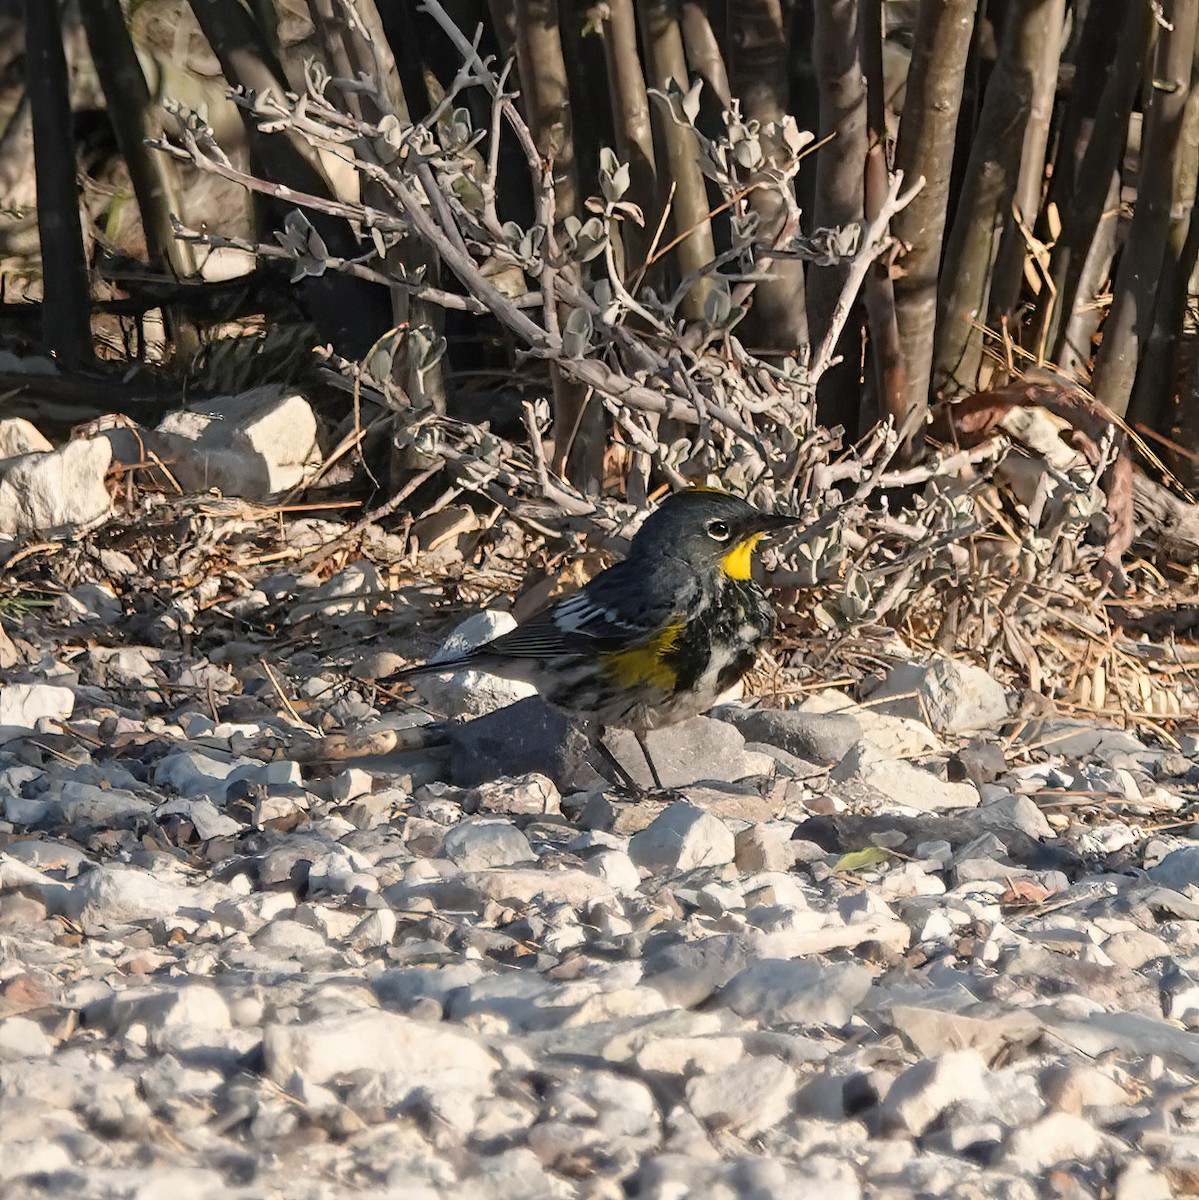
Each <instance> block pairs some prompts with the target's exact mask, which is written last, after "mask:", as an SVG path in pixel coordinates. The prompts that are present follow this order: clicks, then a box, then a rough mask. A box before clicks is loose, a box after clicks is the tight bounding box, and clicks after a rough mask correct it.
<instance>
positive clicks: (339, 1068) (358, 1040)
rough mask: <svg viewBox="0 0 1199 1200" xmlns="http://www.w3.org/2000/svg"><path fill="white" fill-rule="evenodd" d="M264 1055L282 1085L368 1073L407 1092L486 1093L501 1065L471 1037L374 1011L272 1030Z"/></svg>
mask: <svg viewBox="0 0 1199 1200" xmlns="http://www.w3.org/2000/svg"><path fill="white" fill-rule="evenodd" d="M262 1054H263V1060H264V1064H265V1068H266V1074H267V1075H268V1076H269V1078H271V1079H272V1080H274V1082H275V1083H277V1084H280V1085H285V1084H287V1082H288V1081H289V1080H290V1079H291V1077H292V1075H293V1074H294V1073H296V1072H299V1074H301V1075H302V1076H303V1077H304V1078H305V1079H306V1080H308V1081H309V1082H312V1083H328V1082H329V1081H330V1080H331V1079H336V1078H339V1077H341V1076H345V1075H350V1074H352V1073H353V1072H355V1071H365V1072H370V1073H372V1074H377V1075H384V1076H390V1077H391V1081H392V1083H393V1084H394V1085H395V1091H398V1092H401V1093H402V1092H405V1091H409V1090H411V1089H414V1088H418V1087H430V1088H433V1089H437V1088H438V1087H439V1086H442V1085H451V1086H455V1087H461V1086H464V1085H466V1086H473V1087H475V1088H477V1089H479V1090H482V1089H483V1088H485V1087H489V1086H490V1083H491V1079H492V1076H493V1075H494V1074H495V1071H496V1068H497V1066H498V1065H499V1064H498V1063H497V1061H496V1059H495V1058H494V1057H493V1056H492V1055H491V1054H490V1053H488V1051H487V1050H485V1049H484V1048H483V1046H481V1045H480V1044H479V1043H478V1042H476V1041H475V1040H474V1038H472V1037H470V1036H468V1035H467V1034H465V1033H458V1032H455V1031H452V1030H449V1029H443V1028H440V1027H439V1026H436V1025H429V1024H426V1023H425V1022H423V1021H414V1020H412V1019H411V1018H409V1017H404V1016H401V1015H400V1014H399V1013H393V1012H382V1011H370V1010H368V1011H365V1012H356V1013H351V1014H349V1015H348V1016H335V1017H326V1018H324V1019H323V1020H320V1021H311V1022H309V1023H307V1024H305V1025H268V1026H267V1027H266V1029H265V1030H264V1031H263V1041H262Z"/></svg>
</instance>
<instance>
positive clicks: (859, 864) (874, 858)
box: [833, 846, 891, 871]
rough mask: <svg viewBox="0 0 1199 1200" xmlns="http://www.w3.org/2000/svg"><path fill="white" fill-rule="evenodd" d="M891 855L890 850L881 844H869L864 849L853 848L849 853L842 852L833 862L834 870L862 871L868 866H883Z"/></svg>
mask: <svg viewBox="0 0 1199 1200" xmlns="http://www.w3.org/2000/svg"><path fill="white" fill-rule="evenodd" d="M890 857H891V851H890V850H884V849H883V848H882V847H881V846H867V847H866V848H865V849H864V850H851V851H850V852H849V853H848V854H842V855H841V857H840V858H839V859H837V861H836V862H835V863H833V870H834V871H862V870H865V869H866V868H867V867H878V866H881V865H882V864H883V863H885V862H886V861H887V859H889V858H890Z"/></svg>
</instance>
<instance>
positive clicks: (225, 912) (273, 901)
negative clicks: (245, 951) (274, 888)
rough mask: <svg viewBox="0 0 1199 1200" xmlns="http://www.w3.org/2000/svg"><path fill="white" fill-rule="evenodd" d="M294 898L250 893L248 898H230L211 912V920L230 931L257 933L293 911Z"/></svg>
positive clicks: (281, 893)
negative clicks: (277, 918) (238, 930)
mask: <svg viewBox="0 0 1199 1200" xmlns="http://www.w3.org/2000/svg"><path fill="white" fill-rule="evenodd" d="M295 907H296V898H295V897H294V896H293V895H292V894H291V892H252V893H251V894H250V895H248V896H231V897H229V898H228V899H227V900H222V901H221V902H220V903H219V904H217V905H216V907H215V908H214V909H213V910H212V916H213V920H215V921H218V922H219V923H220V924H222V925H227V926H229V928H231V929H244V930H245V931H246V932H247V933H257V932H258V930H260V929H261V928H262V927H263V926H264V925H266V924H267V923H268V922H270V921H273V920H274V919H275V918H276V917H278V916H282V915H283V914H284V913H289V912H291V911H293V910H294V909H295Z"/></svg>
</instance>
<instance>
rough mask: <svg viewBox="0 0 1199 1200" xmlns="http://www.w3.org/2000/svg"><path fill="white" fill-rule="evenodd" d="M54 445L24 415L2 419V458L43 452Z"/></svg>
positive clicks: (0, 427) (0, 430)
mask: <svg viewBox="0 0 1199 1200" xmlns="http://www.w3.org/2000/svg"><path fill="white" fill-rule="evenodd" d="M53 449H54V446H53V445H52V444H51V442H50V441H49V440H48V439H47V438H45V437H44V436H43V435H42V433H41V431H40V430H39V429H38V427H37V426H36V425H34V424H33V423H32V422H31V421H26V420H25V418H24V417H5V418H4V420H2V421H0V459H4V458H16V456H17V455H18V454H41V453H44V452H45V451H47V450H53Z"/></svg>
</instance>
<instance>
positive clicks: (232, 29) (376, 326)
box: [190, 0, 390, 355]
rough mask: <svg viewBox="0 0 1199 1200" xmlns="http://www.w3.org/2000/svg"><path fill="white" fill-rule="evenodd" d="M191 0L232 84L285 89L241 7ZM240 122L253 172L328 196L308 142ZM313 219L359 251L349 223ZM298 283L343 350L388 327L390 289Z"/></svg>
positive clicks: (348, 252)
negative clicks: (388, 292)
mask: <svg viewBox="0 0 1199 1200" xmlns="http://www.w3.org/2000/svg"><path fill="white" fill-rule="evenodd" d="M190 3H191V8H192V12H194V13H195V15H196V19H197V20H198V21H199V23H200V29H201V31H202V32H203V34H204V37H205V38H206V39H207V41H208V44H209V45H210V46H211V47H212V50H213V53H214V54H216V56H217V58H218V59H219V60H220V64H221V71H222V72H223V73H224V76H225V78H226V79H227V80H228V81H229V83H230V84H231V85H232V86H234V87H242V88H245V89H246V90H247V91H253V92H257V93H265V92H266V91H268V90H269V89H274V90H276V91H285V90H286V88H287V79H286V76H285V74H284V72H283V67H282V64H281V63H280V62H279V56H278V54H277V53H276V52H275V49H274V47H272V45H271V44H270V43H269V42H268V41H267V40H266V36H265V33H264V31H263V30H262V29H261V28H260V27H259V26H258V25H256V24H255V23H254V21H253V20H252V19H251V17H250V16H249V13H248V11H247V10H246V9H244V8H243V7H242V6H241V5H240V4H239V3H237V2H236V0H190ZM242 119H243V123H244V125H245V129H246V140H247V143H248V144H249V147H250V155H251V160H252V162H253V164H254V169H255V172H256V173H257V174H259V175H261V176H262V177H263V178H266V179H270V180H272V181H275V182H278V183H281V184H283V185H284V186H285V187H287V188H294V189H295V190H297V191H301V192H304V193H307V194H311V195H316V196H322V197H330V198H331V197H332V196H333V188H332V186H331V184H330V182H329V179H328V176H327V175H326V174H325V172H324V170H323V169H322V167H321V164H320V158H319V156H318V155H317V153H316V152H315V151H314V150H313V149H312V147H311V145H309V144H308V143H307V141H305V139H303V138H302V137H300V136H299V135H298V134H296V133H295V132H294V131H293V130H284V131H282V132H279V133H264V132H262V131H261V130H260V129H259V128H258V124H257V122H256V121H255V120H254V119H252V118H249V117H247V115H246V114H245V113H243V114H242ZM285 207H289V206H285V205H283V204H279V205H275V206H263V209H264V210H266V211H264V212H263V215H264V216H266V217H268V218H269V217H270V216H272V215H275V214H278V213H279V212H281V211H284V209H285ZM272 208H273V212H272V211H271V210H272ZM260 211H263V210H260ZM311 220H312V224H313V226H314V227H315V228H316V230H317V232H318V233H319V234H320V236H321V238H322V239H323V240H324V242H325V245H326V247H327V248H328V250H329V251H330V253H332V254H335V255H339V256H341V257H343V258H352V257H354V256H355V255H356V254H358V253H360V251H361V245H360V243H359V241H358V238H357V237H356V236H355V235H354V232H353V230H352V229H351V227H350V225H349V224H348V223H347V222H346V221H343V220H339V219H331V218H329V217H327V216H324V215H322V214H320V213H319V212H317V213H315V214H314V215H313V216H312V217H311ZM300 287H301V288H302V291H303V296H304V300H305V302H306V304H307V306H308V308H309V311H310V312H311V314H312V317H313V320H314V321H315V322H316V324H317V327H318V329H319V331H320V336H321V337H322V338H325V339H328V340H329V341H332V342H334V343H335V344H336V345H338V346H340V347H342V348H343V349H344V351H345V352H346V353H349V354H353V355H357V354H364V353H365V352H366V351H367V350H368V349H369V348H370V347H371V345H372V344H373V343H374V341H375V339H376V338H377V337H378V336H379V334H380V333H381V332H382V331H383V330H385V329H387V328H388V323H389V318H390V312H389V300H388V297H387V293H386V292H384V291H383V290H382V289H380V288H377V287H375V286H374V285H372V284H368V283H364V282H362V281H361V280H358V279H351V278H348V277H340V276H337V275H335V274H333V273H332V272H326V273H325V274H324V275H322V276H320V277H311V276H310V277H308V278H306V279H305V280H304V281H303V283H302V284H301V285H300Z"/></svg>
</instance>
